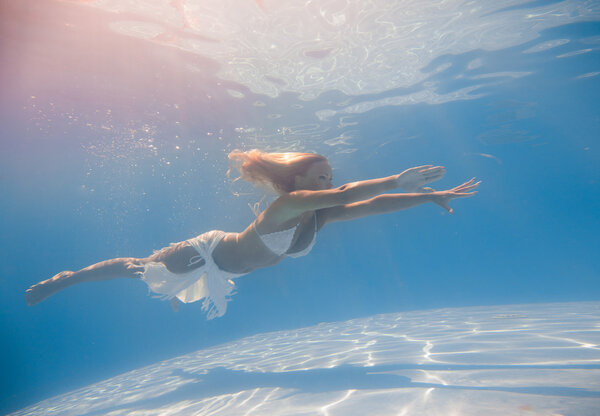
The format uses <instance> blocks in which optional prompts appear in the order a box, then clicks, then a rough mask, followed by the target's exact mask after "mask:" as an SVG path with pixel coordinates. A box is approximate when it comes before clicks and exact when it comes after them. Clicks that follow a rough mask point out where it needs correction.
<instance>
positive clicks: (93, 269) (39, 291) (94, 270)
mask: <svg viewBox="0 0 600 416" xmlns="http://www.w3.org/2000/svg"><path fill="white" fill-rule="evenodd" d="M146 261H147V260H146V259H138V258H135V257H124V258H118V259H111V260H106V261H101V262H100V263H96V264H92V265H91V266H88V267H86V268H84V269H81V270H78V271H76V272H72V271H69V270H67V271H64V272H60V273H58V274H57V275H55V276H53V277H51V278H50V279H48V280H44V281H43V282H40V283H38V284H36V285H33V286H31V287H30V288H29V289H28V290H27V291H26V292H25V302H27V304H28V305H29V306H31V305H35V304H36V303H39V302H41V301H43V300H44V299H46V298H47V297H49V296H51V295H53V294H55V293H56V292H58V291H60V290H63V289H66V288H67V287H69V286H72V285H74V284H77V283H82V282H96V281H100V280H111V279H116V278H118V277H130V278H136V277H138V274H137V272H140V271H143V270H144V263H145V262H146Z"/></svg>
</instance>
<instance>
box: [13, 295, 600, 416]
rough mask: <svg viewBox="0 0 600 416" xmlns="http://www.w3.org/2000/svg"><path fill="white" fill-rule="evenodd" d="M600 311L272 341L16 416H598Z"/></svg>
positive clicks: (236, 345)
mask: <svg viewBox="0 0 600 416" xmlns="http://www.w3.org/2000/svg"><path fill="white" fill-rule="evenodd" d="M599 328H600V302H579V303H557V304H537V305H535V304H534V305H509V306H491V307H490V306H487V307H468V308H457V309H439V310H428V311H416V312H406V313H394V314H386V315H376V316H372V317H369V318H362V319H353V320H349V321H346V322H337V323H324V324H320V325H316V326H312V327H308V328H302V329H297V330H286V331H280V332H273V333H266V334H260V335H255V336H252V337H248V338H244V339H241V340H238V341H234V342H230V343H227V344H224V345H219V346H215V347H212V348H207V349H203V350H199V351H197V352H194V353H191V354H187V355H184V356H181V357H177V358H174V359H171V360H167V361H163V362H160V363H157V364H154V365H151V366H148V367H145V368H141V369H139V370H135V371H131V372H129V373H126V374H123V375H120V376H117V377H114V378H112V379H109V380H106V381H103V382H100V383H97V384H94V385H91V386H88V387H85V388H82V389H79V390H76V391H74V392H71V393H68V394H64V395H62V396H59V397H55V398H52V399H48V400H45V401H43V402H40V403H38V404H37V405H34V406H31V407H28V408H26V409H23V410H22V411H19V412H16V413H14V415H100V414H102V415H111V416H116V415H162V414H168V415H217V414H218V415H371V416H372V415H445V416H447V415H454V414H456V415H503V416H505V415H528V414H535V415H567V414H571V415H574V414H576V415H579V416H582V415H597V414H598V409H600V347H599V344H600V330H599Z"/></svg>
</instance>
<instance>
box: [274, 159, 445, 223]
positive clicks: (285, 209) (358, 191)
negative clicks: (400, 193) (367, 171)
mask: <svg viewBox="0 0 600 416" xmlns="http://www.w3.org/2000/svg"><path fill="white" fill-rule="evenodd" d="M445 173H446V170H445V169H444V167H443V166H432V165H424V166H417V167H415V168H410V169H407V170H405V171H404V172H402V173H399V174H397V175H392V176H387V177H385V178H378V179H369V180H364V181H358V182H350V183H347V184H345V185H342V186H340V187H338V188H334V189H326V190H322V191H304V190H300V191H294V192H291V193H289V194H286V195H284V196H282V197H280V198H279V199H278V200H277V201H276V202H275V203H273V205H271V207H270V209H269V211H270V212H269V214H270V215H271V216H272V218H276V219H277V220H278V221H279V222H284V221H286V220H288V219H291V218H294V217H297V216H298V215H300V214H302V213H303V212H306V211H311V210H318V209H324V208H331V207H336V206H342V205H347V204H352V203H354V202H358V201H364V200H367V199H369V198H373V197H374V196H376V195H380V194H383V193H384V192H388V191H391V190H394V189H398V188H402V189H403V190H405V191H410V192H419V191H422V190H423V186H424V185H426V184H428V183H430V182H433V181H437V180H439V179H441V178H442V177H443V176H444V174H445Z"/></svg>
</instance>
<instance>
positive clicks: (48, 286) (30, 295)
mask: <svg viewBox="0 0 600 416" xmlns="http://www.w3.org/2000/svg"><path fill="white" fill-rule="evenodd" d="M73 273H74V272H72V271H69V270H66V271H64V272H60V273H58V274H57V275H55V276H54V277H52V278H50V279H48V280H44V281H43V282H40V283H38V284H35V285H33V286H31V287H30V288H29V289H27V290H26V291H25V302H27V305H29V306H32V305H35V304H36V303H40V302H41V301H43V300H44V299H46V298H47V297H48V296H51V295H53V294H55V293H56V292H58V291H59V290H61V289H62V288H64V287H65V285H64V281H65V279H68V278H69V277H71V276H72V275H73Z"/></svg>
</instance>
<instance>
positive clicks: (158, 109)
mask: <svg viewBox="0 0 600 416" xmlns="http://www.w3.org/2000/svg"><path fill="white" fill-rule="evenodd" d="M238 3H239V5H238V7H239V10H238V9H235V10H233V9H231V10H230V9H225V6H226V5H227V3H226V2H224V3H223V6H222V7H223V9H219V7H220V6H215V5H212V6H210V5H207V4H206V2H202V1H195V2H193V1H189V0H188V1H187V2H172V4H171V5H161V4H160V2H152V1H147V2H138V3H136V2H125V1H123V2H104V3H101V2H93V1H92V2H75V1H73V2H59V1H56V2H55V1H50V2H43V3H39V2H34V1H8V0H6V1H2V2H1V3H0V7H1V9H0V11H1V13H0V16H1V17H0V19H1V21H0V22H1V24H0V42H1V44H0V54H1V55H0V56H1V58H2V64H1V65H0V91H1V93H0V126H1V129H0V194H1V195H2V197H1V198H0V236H1V237H0V244H1V250H0V272H1V276H2V282H3V289H4V290H2V291H1V292H0V299H1V304H2V309H1V312H0V328H1V330H2V333H1V338H0V339H1V340H2V341H1V346H2V364H1V367H0V373H1V374H3V376H2V377H1V378H0V383H1V384H0V388H1V392H2V393H0V394H1V396H0V397H1V399H0V412H3V413H5V412H10V411H14V410H17V409H20V408H23V407H25V406H27V405H30V404H33V403H36V402H38V401H40V400H43V399H46V398H50V397H53V396H55V395H58V394H62V393H66V392H68V391H71V390H74V389H76V388H80V387H83V386H86V385H89V384H91V383H95V382H99V381H101V380H105V379H107V378H110V377H113V376H115V375H118V374H121V373H123V372H126V371H130V370H133V369H137V368H140V367H142V366H146V365H150V364H153V363H156V362H157V361H160V360H165V359H169V358H173V357H176V356H178V355H181V354H184V353H189V352H192V351H196V350H199V349H201V348H206V347H211V346H215V345H218V344H220V343H223V342H227V341H234V340H239V339H240V338H243V337H245V336H250V335H255V334H261V333H263V332H267V331H279V330H286V329H295V328H302V327H305V326H309V325H315V324H318V323H320V322H334V321H345V320H348V319H353V318H363V317H368V316H371V315H374V314H382V313H397V312H405V311H415V310H423V309H431V308H449V307H465V306H482V305H483V306H485V305H506V304H514V303H542V302H579V301H597V300H599V299H600V279H599V277H600V256H598V250H599V248H600V241H599V238H598V236H599V235H600V220H599V218H600V217H599V215H598V212H599V208H600V182H599V180H600V146H599V144H598V138H599V137H600V136H599V134H598V132H599V131H600V111H599V110H600V107H599V104H598V103H599V102H600V100H599V97H600V52H599V51H600V10H599V9H598V4H597V2H594V1H589V2H585V1H534V2H521V1H512V2H506V3H505V5H503V7H501V8H500V7H498V6H497V5H496V6H494V2H491V1H483V0H482V1H476V2H473V3H467V2H459V1H454V2H443V3H439V4H437V3H436V2H427V3H423V2H406V3H405V4H396V3H394V2H391V1H390V2H368V3H367V2H365V3H364V4H362V3H358V2H347V3H348V4H346V2H341V1H339V2H335V1H321V2H308V3H306V4H302V5H294V6H293V8H292V6H283V5H279V4H270V3H269V2H268V1H266V0H265V1H262V2H252V1H250V0H244V1H240V2H238ZM202 5H204V9H202V8H201V7H200V6H202ZM286 7H288V8H286ZM253 147H258V148H262V149H266V150H306V151H315V152H319V153H322V154H323V155H325V156H327V157H328V158H329V159H330V161H331V164H332V166H333V169H334V182H335V183H336V184H338V185H341V184H343V183H346V182H349V181H354V180H360V179H366V178H374V177H381V176H387V175H391V174H394V173H398V172H401V171H402V170H404V169H406V168H409V167H412V166H417V165H422V164H440V165H444V166H445V167H446V169H447V174H446V177H445V178H444V179H443V180H442V181H440V182H439V183H435V184H432V185H433V186H434V187H435V188H436V189H445V188H450V187H452V186H455V185H458V184H460V183H462V182H464V181H465V180H467V179H470V178H471V177H473V176H476V177H477V178H478V179H481V180H482V181H483V183H482V185H481V187H480V191H479V193H478V194H477V195H476V196H475V197H473V198H469V199H462V200H456V201H454V203H453V207H454V210H455V213H454V215H452V216H451V215H448V214H447V213H445V212H443V211H442V210H441V209H439V208H438V207H437V206H433V205H431V206H421V207H418V208H414V209H411V210H409V211H405V212H400V213H395V214H389V215H385V216H379V217H371V218H366V219H361V220H359V221H356V222H353V223H339V224H333V225H330V226H328V227H326V228H325V229H323V230H322V232H321V233H320V234H319V238H318V241H317V244H316V246H315V248H314V249H313V252H312V253H311V254H310V256H307V257H304V258H301V259H293V260H292V259H287V260H285V261H283V262H282V263H281V264H279V265H277V266H275V267H273V268H268V269H264V270H259V271H256V272H254V273H252V274H251V275H249V276H247V277H244V278H243V279H240V280H238V281H237V282H236V283H237V285H238V287H237V291H238V293H237V294H236V295H235V296H234V298H233V301H232V302H230V304H229V307H228V310H227V314H226V315H225V316H224V317H222V318H219V319H215V320H212V321H207V320H206V319H205V318H204V316H203V314H202V312H201V310H200V309H201V305H200V304H191V305H186V306H185V307H183V308H182V309H181V310H180V311H179V312H178V313H174V312H172V311H171V309H170V308H169V305H168V304H167V303H165V302H161V301H159V300H156V299H152V298H151V297H150V296H149V295H148V293H147V288H146V287H145V285H144V284H143V283H141V282H139V281H133V280H126V279H123V280H115V281H111V282H102V283H97V284H91V283H90V284H86V285H80V286H75V287H72V288H69V289H67V290H65V291H64V292H61V293H59V294H57V295H55V296H53V297H51V298H49V299H48V300H46V301H44V302H43V303H41V304H39V305H37V306H35V307H31V308H29V307H27V306H26V305H25V303H24V300H23V295H24V291H25V290H26V289H27V288H28V287H29V286H30V285H31V284H34V283H36V282H38V281H40V280H43V279H46V278H49V277H51V276H52V275H54V274H55V273H57V272H59V271H61V270H65V269H79V268H81V267H84V266H87V265H89V264H92V263H95V262H97V261H100V260H103V259H107V258H112V257H118V256H130V255H131V256H139V257H142V256H146V255H148V254H149V253H151V252H152V250H154V249H158V248H161V247H163V246H165V245H168V243H170V242H174V241H181V240H184V239H186V238H190V237H193V236H195V235H197V234H199V233H201V232H204V231H207V230H210V229H224V230H227V231H240V230H242V229H243V228H244V227H245V226H247V224H248V223H249V222H251V221H252V219H253V214H252V212H251V210H250V209H249V208H248V204H249V203H253V202H255V201H257V200H259V199H260V198H261V197H262V194H261V193H260V192H259V191H256V190H253V189H252V188H251V187H248V186H244V185H243V184H240V183H239V182H236V183H232V182H231V181H230V180H229V179H227V176H226V172H227V169H228V166H227V153H228V152H229V151H231V150H233V149H235V148H241V149H250V148H253ZM237 193H241V194H242V195H241V196H236V194H237Z"/></svg>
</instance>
